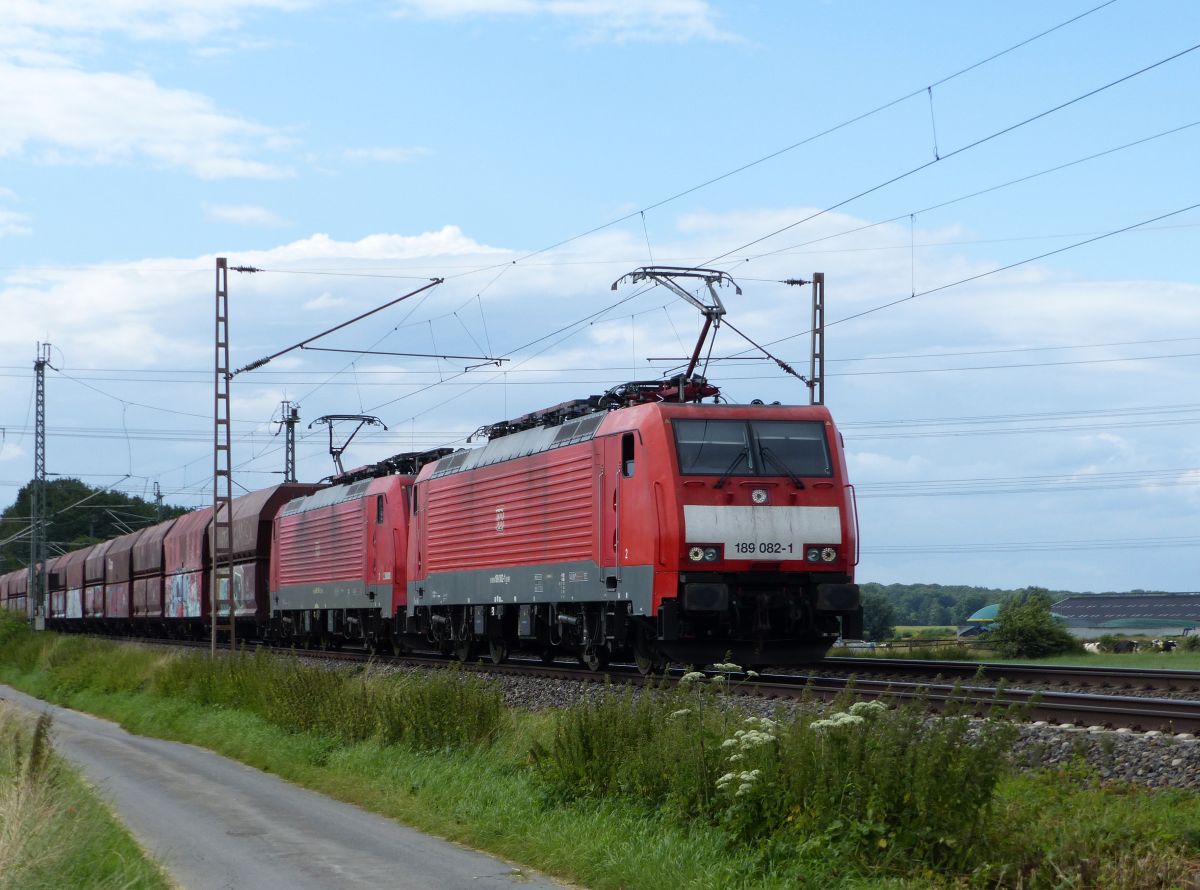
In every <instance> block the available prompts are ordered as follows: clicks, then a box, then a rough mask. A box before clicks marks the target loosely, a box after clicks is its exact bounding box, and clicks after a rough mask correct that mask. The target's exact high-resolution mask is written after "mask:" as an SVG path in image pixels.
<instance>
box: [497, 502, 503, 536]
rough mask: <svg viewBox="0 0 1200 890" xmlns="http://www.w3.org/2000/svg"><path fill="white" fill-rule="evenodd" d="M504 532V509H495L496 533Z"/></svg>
mask: <svg viewBox="0 0 1200 890" xmlns="http://www.w3.org/2000/svg"><path fill="white" fill-rule="evenodd" d="M502 531H504V508H503V507H497V508H496V533H497V534H499V533H500V532H502Z"/></svg>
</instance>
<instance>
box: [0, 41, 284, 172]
mask: <svg viewBox="0 0 1200 890" xmlns="http://www.w3.org/2000/svg"><path fill="white" fill-rule="evenodd" d="M0 120H3V121H4V126H3V127H0V157H13V156H17V155H26V154H29V155H33V156H34V157H35V158H37V159H39V160H41V161H43V162H50V163H54V162H57V163H65V162H76V163H109V162H113V161H122V160H133V159H137V158H138V157H143V158H147V159H149V160H151V161H153V162H156V163H158V164H159V165H161V166H163V167H180V168H182V169H185V170H188V171H189V172H191V173H193V174H194V175H196V176H199V177H202V178H205V179H216V178H223V177H245V178H259V179H277V178H281V177H286V176H290V175H291V171H290V170H288V169H286V168H284V167H280V166H277V165H274V164H270V163H266V162H263V161H258V160H254V159H253V157H252V155H253V154H254V153H255V151H256V150H257V149H259V148H260V147H262V146H267V147H271V148H280V147H282V146H283V145H284V144H285V142H286V141H285V140H284V139H283V137H281V136H280V134H278V133H277V132H276V131H274V130H272V129H271V128H269V127H265V126H263V125H261V124H256V123H254V122H252V121H248V120H244V119H242V118H238V117H235V116H233V115H229V114H225V113H223V112H221V111H218V110H217V109H216V108H215V107H214V105H213V103H212V101H211V100H210V99H208V98H207V97H206V96H202V95H200V94H199V93H193V92H190V91H188V90H175V89H166V88H164V87H161V86H159V85H158V84H156V83H155V82H154V81H152V80H151V79H149V78H148V77H141V76H132V75H126V74H113V73H89V72H84V71H80V70H77V69H74V68H68V67H51V68H31V67H26V66H20V65H12V64H8V63H5V62H3V61H0Z"/></svg>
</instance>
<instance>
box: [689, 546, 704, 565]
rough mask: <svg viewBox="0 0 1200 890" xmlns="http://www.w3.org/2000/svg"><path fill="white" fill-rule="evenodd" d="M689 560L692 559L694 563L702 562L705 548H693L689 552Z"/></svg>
mask: <svg viewBox="0 0 1200 890" xmlns="http://www.w3.org/2000/svg"><path fill="white" fill-rule="evenodd" d="M688 559H690V560H691V561H692V562H700V560H702V559H704V548H703V547H693V548H691V549H690V550H688Z"/></svg>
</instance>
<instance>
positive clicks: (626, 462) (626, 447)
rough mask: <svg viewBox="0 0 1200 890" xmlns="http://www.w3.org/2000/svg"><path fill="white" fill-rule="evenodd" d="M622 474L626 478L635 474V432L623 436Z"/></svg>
mask: <svg viewBox="0 0 1200 890" xmlns="http://www.w3.org/2000/svg"><path fill="white" fill-rule="evenodd" d="M621 475H622V476H624V477H625V478H626V479H628V478H629V477H630V476H632V475H633V433H626V434H625V435H623V436H622V437H621Z"/></svg>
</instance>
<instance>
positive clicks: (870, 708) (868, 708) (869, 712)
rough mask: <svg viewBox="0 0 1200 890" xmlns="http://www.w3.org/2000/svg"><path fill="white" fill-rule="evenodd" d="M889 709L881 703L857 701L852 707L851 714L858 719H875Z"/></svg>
mask: <svg viewBox="0 0 1200 890" xmlns="http://www.w3.org/2000/svg"><path fill="white" fill-rule="evenodd" d="M887 709H888V708H887V705H885V704H884V703H883V702H880V701H856V702H855V703H854V704H852V705H851V706H850V713H851V714H853V715H855V716H856V717H875V716H877V715H879V714H882V713H883V712H884V711H886V710H887Z"/></svg>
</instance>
